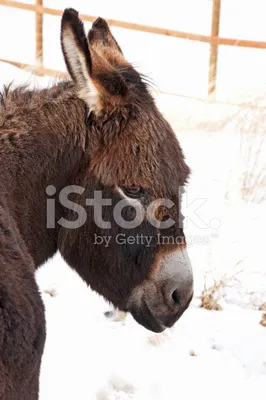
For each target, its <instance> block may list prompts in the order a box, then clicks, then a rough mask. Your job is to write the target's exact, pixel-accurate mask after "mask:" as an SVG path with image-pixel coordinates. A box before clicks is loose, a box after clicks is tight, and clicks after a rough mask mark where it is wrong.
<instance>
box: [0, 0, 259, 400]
mask: <svg viewBox="0 0 266 400" xmlns="http://www.w3.org/2000/svg"><path fill="white" fill-rule="evenodd" d="M29 2H30V1H29ZM85 3H86V4H85ZM87 3H88V2H82V1H81V0H79V1H75V4H74V7H76V8H77V9H80V11H81V12H84V13H89V14H95V15H99V14H100V15H102V16H107V17H110V18H116V19H119V18H120V19H125V20H130V21H137V22H139V23H147V24H148V23H149V24H151V25H157V26H159V25H160V26H168V27H170V28H176V25H177V22H178V29H180V30H182V29H183V30H187V31H189V30H190V31H193V32H196V33H202V34H208V33H209V31H208V28H206V26H207V27H208V23H209V19H210V13H211V2H210V1H207V0H200V1H199V0H196V1H195V0H187V1H186V2H184V1H182V2H181V1H177V0H175V5H176V8H175V12H173V13H171V12H170V10H171V7H173V2H172V1H171V0H167V1H165V2H164V5H165V7H163V8H162V7H159V5H158V4H157V3H156V4H155V2H153V8H152V11H153V12H151V6H150V2H147V3H146V2H145V3H144V2H143V1H141V2H140V1H136V2H134V4H136V5H135V6H134V10H132V2H126V4H127V6H126V7H123V4H124V3H125V2H124V1H123V2H122V1H117V0H116V1H115V2H111V3H112V4H111V3H110V2H107V1H106V0H103V1H90V2H89V3H88V4H87ZM114 4H115V6H114ZM45 5H46V6H48V7H49V6H51V7H56V8H64V7H65V6H66V5H68V6H73V1H68V2H67V1H65V0H60V1H59V0H57V1H56V2H54V1H52V0H46V1H45ZM239 7H242V10H243V12H242V14H241V18H240V17H239V15H238V10H239V9H240V8H239ZM250 7H252V8H250ZM136 10H137V11H136ZM139 10H142V12H141V13H140V12H139ZM191 10H193V12H192V11H191ZM251 11H252V13H251ZM264 11H265V1H261V0H254V1H253V2H250V1H240V0H234V1H233V0H230V1H229V0H224V1H223V10H222V17H223V22H222V26H221V32H222V35H224V36H228V37H230V36H236V37H243V38H245V39H254V40H266V30H265V23H264V18H263V15H265V13H264ZM200 13H201V14H200ZM148 16H149V17H148ZM249 17H250V18H249ZM177 18H178V20H177ZM251 18H253V23H251ZM236 20H238V23H237V24H236V23H235V21H236ZM254 20H255V21H256V23H254ZM10 21H12V24H11V23H10ZM59 21H60V20H59V18H57V17H51V16H45V32H44V35H45V57H44V59H45V65H46V66H47V67H50V68H55V69H63V68H64V67H63V63H62V56H61V53H60V50H59V42H58V41H59V34H58V32H59ZM87 26H89V24H87ZM247 26H248V28H247ZM20 27H21V29H20ZM7 29H9V32H10V34H9V35H8V34H7ZM11 30H13V31H14V30H16V34H15V33H14V34H13V35H12V32H11ZM113 31H114V33H115V34H116V36H117V37H118V41H119V42H120V43H121V45H122V47H123V49H124V50H125V52H126V55H127V57H128V58H129V60H131V61H137V62H138V64H139V65H140V67H141V69H142V70H143V71H145V72H152V77H153V78H154V80H155V82H156V84H157V85H158V86H159V88H160V89H162V90H166V91H169V92H176V93H182V94H184V95H194V96H204V95H205V94H206V83H207V67H208V46H207V45H204V44H199V43H190V42H185V41H182V40H174V39H173V40H172V39H171V38H160V37H157V36H156V40H155V37H154V36H153V35H149V34H142V33H136V32H135V33H133V32H127V33H126V31H125V30H123V29H118V28H117V29H113ZM14 32H15V31H14ZM33 32H34V15H33V14H30V15H28V14H27V13H25V12H23V11H15V10H9V9H7V8H6V7H0V36H1V37H2V38H3V37H5V38H8V40H9V42H7V40H1V44H0V58H1V57H9V58H11V59H14V60H18V61H22V62H28V63H34V39H33V36H32V33H33ZM140 43H141V45H140ZM158 49H159V50H160V51H159V52H158ZM158 54H159V56H158ZM170 54H171V56H170ZM265 54H266V53H265V52H264V51H256V50H246V49H231V48H224V47H222V48H221V49H220V66H219V80H218V85H219V86H218V97H219V99H221V100H226V99H230V100H239V99H243V98H244V99H245V100H247V101H249V99H251V98H252V101H253V100H254V98H255V99H256V98H257V97H258V96H259V95H261V94H263V95H264V93H265V87H264V86H263V84H264V83H265V76H266V75H265V70H266V68H265V62H266V57H265ZM169 57H171V58H169ZM195 65H196V66H197V68H196V69H195V68H194V67H195ZM166 71H167V73H166ZM251 71H253V72H252V73H251ZM11 80H14V84H15V85H17V84H19V83H21V82H29V83H30V85H34V86H36V85H41V86H46V85H48V84H51V83H52V82H53V80H52V79H51V78H47V77H44V78H36V77H35V76H34V75H32V74H29V73H28V72H25V71H20V70H18V69H17V68H15V67H12V66H9V65H7V64H4V63H0V86H2V84H3V83H8V82H9V81H11ZM262 98H264V99H265V98H266V96H264V97H262ZM156 99H157V102H158V105H159V107H160V108H161V110H162V111H163V113H164V114H165V115H166V117H167V118H168V119H169V120H170V122H171V123H172V125H173V126H174V128H175V130H176V132H177V136H178V138H179V140H180V142H181V145H182V147H183V149H184V151H185V155H186V158H187V161H188V164H189V165H190V166H191V167H192V171H193V173H192V177H191V180H190V183H189V189H188V194H187V197H186V198H185V199H184V209H185V210H186V204H190V202H191V199H194V198H203V199H206V200H207V201H206V203H205V204H204V205H203V206H202V207H201V209H200V216H201V218H203V219H204V221H207V227H205V228H204V229H203V228H202V227H201V228H200V227H197V226H195V225H194V224H193V223H191V222H190V221H189V218H187V226H186V234H187V237H188V239H189V240H188V241H189V246H188V251H189V254H190V257H191V260H192V265H193V267H194V274H195V298H194V300H193V302H192V305H191V307H190V308H189V310H188V311H187V312H186V313H185V314H184V316H183V317H182V318H181V320H180V321H179V322H178V323H177V324H176V326H175V327H174V328H173V329H171V330H168V331H167V332H165V333H163V334H161V335H154V334H153V333H151V332H149V331H147V330H145V329H144V328H143V327H141V326H140V325H138V324H137V323H136V322H135V321H134V320H133V319H132V318H131V317H130V316H127V318H126V319H125V320H124V321H122V322H113V321H111V320H108V319H106V317H105V316H104V311H106V310H109V309H110V306H109V305H108V304H107V303H106V302H105V301H104V300H103V299H102V298H101V297H99V296H98V295H97V294H95V293H92V292H91V290H90V289H89V288H88V287H87V286H86V285H85V283H84V282H82V280H81V279H80V278H79V277H78V276H77V275H76V273H75V272H73V271H72V270H71V269H70V268H69V267H68V266H67V265H66V264H65V263H64V261H63V260H62V259H61V257H60V255H59V254H57V255H56V256H55V258H54V259H53V260H50V261H49V262H48V263H47V264H46V265H44V266H43V267H41V268H40V269H39V270H38V272H37V274H36V275H37V281H38V284H39V287H40V291H41V293H42V297H43V300H44V303H45V307H46V320H47V342H46V347H45V352H44V357H43V363H42V371H41V392H40V400H58V399H60V400H61V399H62V400H68V399H78V400H85V399H86V400H88V399H89V400H169V399H180V398H182V399H183V400H191V399H195V398H199V399H205V400H211V399H218V400H219V399H225V398H226V399H227V400H233V399H234V400H235V399H250V398H251V397H252V398H253V397H255V398H256V400H260V399H264V398H265V382H266V328H264V327H262V326H261V325H260V324H259V322H260V320H261V314H262V312H261V311H257V309H258V306H260V305H261V304H262V303H263V302H265V301H266V268H265V250H264V247H265V226H266V206H265V201H264V202H263V201H260V199H261V193H262V192H265V186H264V185H265V180H264V179H265V154H266V148H265V146H266V139H265V133H264V132H265V126H264V125H265V122H264V121H265V120H266V118H265V117H266V115H265V113H264V111H263V109H262V110H261V111H254V110H253V109H252V108H250V107H248V106H247V108H246V109H245V110H244V111H241V112H239V109H238V108H237V107H235V106H230V105H221V104H218V105H217V104H216V105H215V104H208V103H203V102H199V101H196V100H190V99H186V98H180V97H173V96H166V95H159V94H158V95H157V96H156ZM250 101H251V100H250ZM255 103H256V104H257V103H260V104H262V106H263V103H264V105H265V100H264V102H263V101H261V100H260V102H259V101H258V100H255ZM246 131H248V132H252V133H250V134H249V135H244V134H243V132H246ZM263 134H264V135H263ZM250 148H252V151H251V150H250ZM258 149H259V151H257V150H258ZM254 164H255V167H256V168H255V167H254ZM254 168H255V170H256V172H255V177H258V176H259V177H260V180H259V183H258V182H257V183H256V182H255V183H254V182H253V181H252V180H253V179H254V176H253V175H252V174H251V171H252V170H253V169H254ZM246 176H248V177H249V179H248V181H246V180H245V177H246ZM245 185H247V186H248V189H249V188H250V187H252V186H254V187H255V189H254V193H253V195H252V196H249V197H248V196H247V198H243V196H242V193H243V187H245ZM264 200H265V196H264ZM185 210H184V211H185ZM200 240H202V241H203V242H202V241H201V242H200ZM213 280H215V281H218V282H219V280H222V281H223V282H224V283H225V284H224V287H222V292H221V295H222V299H221V305H222V307H223V310H222V311H207V310H204V309H201V308H200V307H199V296H200V294H201V291H202V290H203V287H204V283H205V282H207V286H210V285H211V284H212V283H213ZM49 293H51V294H52V295H53V296H51V295H50V294H49Z"/></svg>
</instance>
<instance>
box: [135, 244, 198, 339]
mask: <svg viewBox="0 0 266 400" xmlns="http://www.w3.org/2000/svg"><path fill="white" fill-rule="evenodd" d="M192 297H193V272H192V267H191V263H190V260H189V257H188V254H187V251H186V249H182V250H178V251H176V252H174V253H171V254H168V255H167V256H164V257H162V258H161V260H160V262H159V265H158V267H157V269H156V273H155V274H154V275H153V276H152V277H150V278H149V279H147V280H146V281H145V282H144V283H142V284H141V285H139V286H138V287H137V288H135V289H134V291H133V293H132V295H131V296H130V299H129V302H128V310H129V311H130V312H131V314H132V315H133V317H134V318H135V319H136V321H137V322H139V323H140V324H141V325H143V326H144V327H145V328H147V329H149V330H151V331H154V332H162V331H163V330H164V329H166V328H170V327H171V326H173V325H174V323H175V322H176V321H177V320H178V319H179V318H180V317H181V315H182V314H183V313H184V311H185V310H186V309H187V308H188V306H189V304H190V302H191V300H192Z"/></svg>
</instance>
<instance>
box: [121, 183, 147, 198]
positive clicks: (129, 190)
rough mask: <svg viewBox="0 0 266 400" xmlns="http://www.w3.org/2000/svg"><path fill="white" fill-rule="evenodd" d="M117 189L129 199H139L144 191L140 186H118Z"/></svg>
mask: <svg viewBox="0 0 266 400" xmlns="http://www.w3.org/2000/svg"><path fill="white" fill-rule="evenodd" d="M119 188H120V189H121V190H122V191H123V193H124V194H125V195H126V196H127V197H130V198H131V199H139V198H140V197H141V196H143V194H144V189H143V188H142V187H141V186H135V185H132V186H125V185H120V186H119Z"/></svg>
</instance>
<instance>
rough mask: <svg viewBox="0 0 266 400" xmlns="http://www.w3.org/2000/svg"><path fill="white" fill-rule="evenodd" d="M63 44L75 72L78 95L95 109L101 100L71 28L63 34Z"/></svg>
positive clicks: (74, 77)
mask: <svg viewBox="0 0 266 400" xmlns="http://www.w3.org/2000/svg"><path fill="white" fill-rule="evenodd" d="M62 46H63V48H64V53H65V57H67V59H68V63H69V65H70V68H71V75H72V74H73V76H72V79H73V80H74V82H76V85H77V89H78V96H79V97H80V98H81V99H82V100H84V101H85V102H86V103H87V104H88V106H89V107H90V108H91V109H95V108H96V106H97V104H98V102H99V94H98V91H97V89H96V87H95V86H94V84H93V83H92V80H91V78H90V76H89V71H88V68H87V65H86V59H85V56H84V55H83V54H82V52H81V51H80V49H79V48H78V47H77V45H76V42H75V39H74V36H73V34H72V32H71V31H70V30H69V29H67V30H66V32H65V33H64V34H63V35H62Z"/></svg>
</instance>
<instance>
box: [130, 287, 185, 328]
mask: <svg viewBox="0 0 266 400" xmlns="http://www.w3.org/2000/svg"><path fill="white" fill-rule="evenodd" d="M192 297H193V294H192V295H191V296H190V298H189V299H188V301H187V302H186V304H185V305H184V306H183V307H182V308H180V309H179V310H178V312H176V313H174V314H173V313H170V314H168V313H163V314H161V315H160V316H158V314H157V316H155V315H154V314H155V313H154V314H153V310H151V309H150V308H149V306H148V304H147V302H146V301H145V299H143V301H142V304H141V306H140V307H137V308H134V309H131V310H128V311H130V313H131V314H132V316H133V317H134V319H135V320H136V321H137V322H138V323H139V324H140V325H142V326H144V328H146V329H148V330H150V331H152V332H156V333H160V332H163V331H164V330H165V329H166V328H171V327H172V326H173V325H174V324H175V323H176V322H177V321H178V320H179V318H180V317H181V316H182V315H183V313H184V312H185V311H186V310H187V308H188V307H189V304H190V302H191V300H192Z"/></svg>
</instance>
